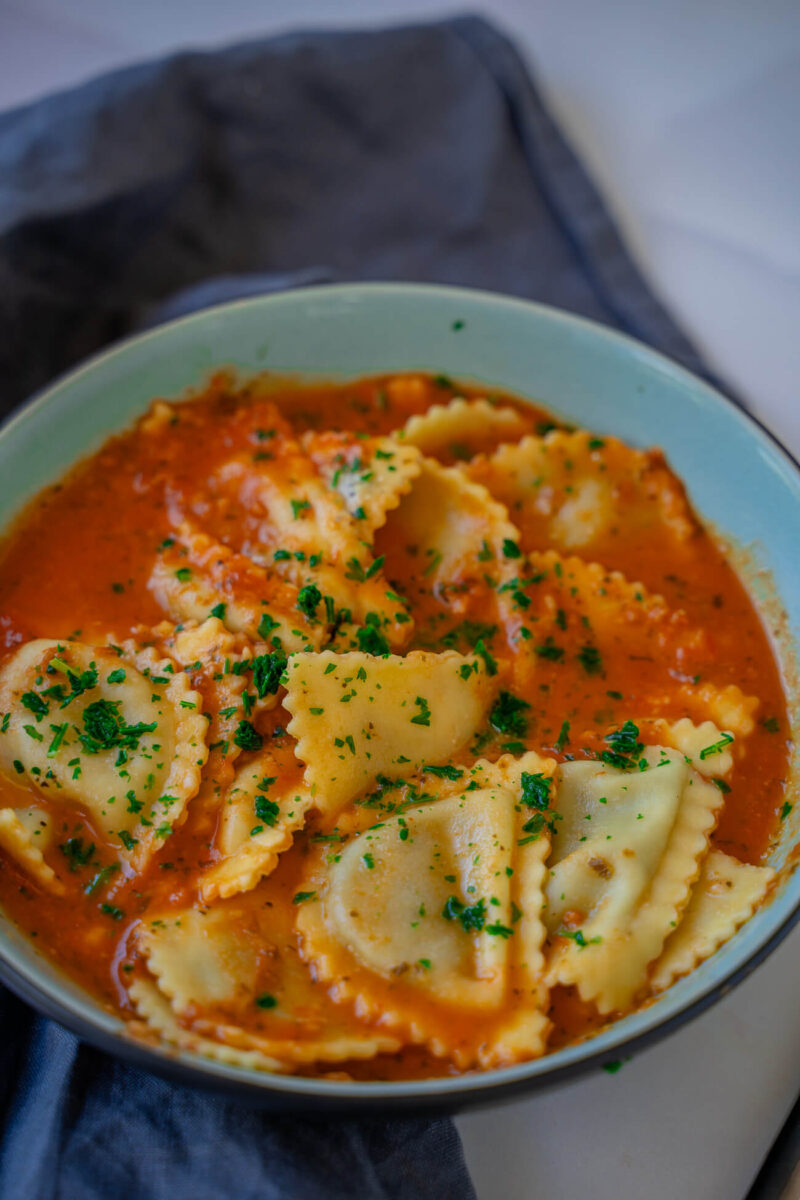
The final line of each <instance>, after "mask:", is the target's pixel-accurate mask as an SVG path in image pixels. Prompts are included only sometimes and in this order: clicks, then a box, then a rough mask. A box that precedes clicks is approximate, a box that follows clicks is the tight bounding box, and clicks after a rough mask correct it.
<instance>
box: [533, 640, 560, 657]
mask: <svg viewBox="0 0 800 1200" xmlns="http://www.w3.org/2000/svg"><path fill="white" fill-rule="evenodd" d="M534 649H535V650H536V653H537V655H538V656H539V658H546V659H547V660H548V661H549V662H560V661H561V659H562V658H563V657H564V651H563V650H562V648H561V646H557V645H556V644H555V642H554V641H553V639H552V637H546V638H545V639H544V641H543V642H542V644H541V646H536V647H534Z"/></svg>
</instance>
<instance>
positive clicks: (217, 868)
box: [200, 739, 310, 902]
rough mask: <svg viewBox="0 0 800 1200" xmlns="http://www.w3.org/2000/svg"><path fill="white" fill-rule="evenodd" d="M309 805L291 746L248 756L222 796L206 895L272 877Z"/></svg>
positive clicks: (204, 877) (227, 893) (241, 888)
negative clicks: (215, 858)
mask: <svg viewBox="0 0 800 1200" xmlns="http://www.w3.org/2000/svg"><path fill="white" fill-rule="evenodd" d="M285 740H288V739H285ZM287 760H288V761H287ZM309 805H310V798H309V796H308V795H307V793H306V791H305V787H304V785H303V780H302V773H301V771H300V769H299V767H298V765H297V762H296V760H295V757H294V754H293V752H292V750H291V748H290V747H288V746H287V747H285V748H284V749H273V748H270V749H268V750H266V751H262V752H260V753H257V754H255V755H250V756H248V759H247V762H245V763H244V764H243V765H241V766H239V769H238V770H237V772H236V775H235V777H234V779H233V782H232V783H231V785H230V787H229V788H228V789H227V791H226V793H225V795H224V796H223V797H222V801H221V804H220V807H219V823H218V827H217V833H216V838H215V843H214V848H215V850H216V851H217V853H218V854H219V855H220V856H221V857H220V861H219V862H218V863H216V864H215V865H214V866H213V867H210V868H209V869H208V870H206V871H205V872H204V873H203V875H202V877H201V882H200V890H201V894H202V896H203V899H204V900H205V901H207V902H208V901H211V900H214V899H216V898H217V897H218V896H222V897H227V896H233V895H235V894H236V893H237V892H246V891H249V890H250V889H251V888H253V887H255V886H256V884H257V883H258V882H259V880H261V879H263V877H264V876H265V875H269V874H270V872H271V871H273V870H274V869H275V867H276V866H277V864H278V858H279V856H280V855H281V854H282V853H283V852H284V851H285V850H288V849H289V847H290V846H291V844H292V840H293V838H294V835H295V833H296V832H297V830H298V829H301V828H302V827H303V823H304V821H305V814H306V812H307V810H308V808H309Z"/></svg>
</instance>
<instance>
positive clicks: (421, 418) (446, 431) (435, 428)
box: [398, 397, 526, 462]
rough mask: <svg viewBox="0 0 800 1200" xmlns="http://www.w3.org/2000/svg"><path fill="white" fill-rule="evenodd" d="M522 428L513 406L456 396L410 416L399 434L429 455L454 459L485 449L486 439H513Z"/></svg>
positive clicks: (521, 421)
mask: <svg viewBox="0 0 800 1200" xmlns="http://www.w3.org/2000/svg"><path fill="white" fill-rule="evenodd" d="M525 431H526V430H525V420H524V418H523V417H522V414H521V413H519V412H517V410H516V409H514V408H504V407H502V406H501V405H499V404H492V403H490V402H489V401H488V400H483V399H480V400H465V399H463V398H461V397H458V398H456V399H455V400H451V401H450V403H449V404H434V405H433V406H432V407H431V408H429V409H428V410H427V411H426V412H424V413H419V414H415V415H414V416H413V417H409V419H408V420H407V421H406V423H405V425H404V427H403V429H402V430H400V432H399V433H398V437H399V438H401V439H402V440H403V441H404V442H406V443H407V444H409V445H411V446H416V447H417V449H418V450H420V451H421V452H422V453H423V454H426V455H429V456H430V457H431V458H438V459H444V460H445V461H446V462H453V461H458V460H459V459H464V458H470V457H472V455H474V454H475V453H477V451H478V450H485V449H486V444H487V442H510V441H514V440H515V439H516V438H519V437H521V436H522V434H523V433H525Z"/></svg>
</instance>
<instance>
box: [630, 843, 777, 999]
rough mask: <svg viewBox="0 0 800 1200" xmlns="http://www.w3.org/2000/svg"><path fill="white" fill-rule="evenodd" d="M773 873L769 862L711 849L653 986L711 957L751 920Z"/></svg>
mask: <svg viewBox="0 0 800 1200" xmlns="http://www.w3.org/2000/svg"><path fill="white" fill-rule="evenodd" d="M774 878H775V872H774V871H773V870H772V869H771V868H770V867H754V866H751V865H750V864H749V863H743V862H739V861H738V859H735V858H731V857H730V855H728V854H723V853H722V851H720V850H712V851H711V852H710V853H709V855H708V857H707V858H706V860H705V861H704V863H703V867H702V870H701V872H700V878H699V879H698V880H697V882H696V883H695V885H694V887H693V888H692V896H691V899H690V901H689V904H688V905H687V907H686V910H685V912H684V914H683V917H682V919H681V923H680V925H679V926H678V928H677V929H676V930H675V932H674V933H672V934H670V936H669V938H668V939H667V943H666V945H665V946H664V952H663V954H662V955H661V957H660V958H659V960H658V962H657V963H656V965H655V967H654V968H653V972H652V976H651V983H652V986H653V988H654V989H655V990H656V991H659V992H660V991H663V990H664V988H668V987H669V986H670V984H672V983H674V982H675V980H676V979H679V978H680V977H681V975H688V973H689V971H693V970H694V968H695V967H696V966H697V965H698V964H699V963H701V962H703V961H704V960H705V959H707V958H710V957H711V955H712V954H713V953H714V951H715V950H718V949H719V947H720V946H721V945H722V944H723V943H724V942H727V941H728V939H729V938H731V937H733V935H734V933H735V932H736V930H737V929H738V928H739V926H740V925H743V924H744V922H745V921H747V920H749V918H750V917H751V916H752V915H753V913H754V912H755V910H756V909H757V908H758V906H759V904H760V903H761V901H762V900H763V899H764V897H765V895H766V894H767V891H768V889H769V887H770V884H771V883H772V881H773V880H774Z"/></svg>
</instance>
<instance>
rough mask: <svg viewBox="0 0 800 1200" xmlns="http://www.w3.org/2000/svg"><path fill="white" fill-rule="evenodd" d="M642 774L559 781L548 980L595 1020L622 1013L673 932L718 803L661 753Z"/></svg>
mask: <svg viewBox="0 0 800 1200" xmlns="http://www.w3.org/2000/svg"><path fill="white" fill-rule="evenodd" d="M642 759H643V760H644V762H646V764H647V768H646V769H645V770H641V769H638V768H636V767H634V768H633V769H631V770H620V769H619V768H616V767H611V766H608V765H606V764H603V763H597V762H591V761H587V762H571V763H564V764H563V766H562V767H561V769H560V772H559V783H558V789H557V794H556V802H555V803H556V806H557V808H558V812H559V815H560V818H561V819H560V820H559V821H557V822H556V825H555V834H554V836H553V852H552V856H551V859H550V861H549V863H548V871H547V883H546V887H545V892H546V908H545V916H544V920H545V924H546V925H547V929H548V933H549V936H550V939H551V948H550V955H549V967H548V979H549V982H550V983H551V984H556V983H560V984H571V985H574V986H575V987H577V989H578V992H579V994H580V996H581V998H582V999H583V1000H586V1001H592V1002H593V1003H594V1004H595V1005H596V1006H597V1008H598V1010H599V1011H600V1012H601V1013H611V1012H615V1011H624V1010H625V1009H626V1008H628V1007H629V1006H630V1005H631V1003H632V1002H633V1000H634V998H635V997H636V995H637V993H638V992H639V990H640V989H641V988H642V987H643V986H644V985H645V983H646V979H647V968H648V966H649V964H650V963H651V962H652V961H653V960H654V959H655V958H657V957H658V955H659V954H660V952H661V949H662V947H663V945H664V943H665V941H666V939H667V937H668V936H669V934H670V932H671V930H672V929H673V928H674V926H675V925H676V924H677V922H678V920H679V918H680V916H681V913H682V911H683V909H684V907H685V906H686V903H687V901H688V898H689V890H690V887H691V884H692V883H693V882H694V880H695V878H696V877H697V874H698V871H699V864H700V860H701V858H702V856H703V855H704V854H705V852H706V849H707V847H708V839H709V836H710V834H711V832H712V830H713V828H714V824H715V821H716V816H717V813H718V811H719V808H720V807H721V804H722V796H721V793H720V791H719V790H718V789H717V788H715V787H714V786H713V785H711V784H709V783H706V782H705V781H704V780H703V779H702V777H701V776H700V775H698V774H697V773H696V772H695V771H693V770H692V769H691V768H690V767H689V765H688V764H687V763H686V761H685V759H684V757H683V756H682V755H680V754H678V753H676V752H675V751H674V750H668V749H664V748H663V747H655V748H648V749H646V750H645V751H644V752H643V754H642Z"/></svg>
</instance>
